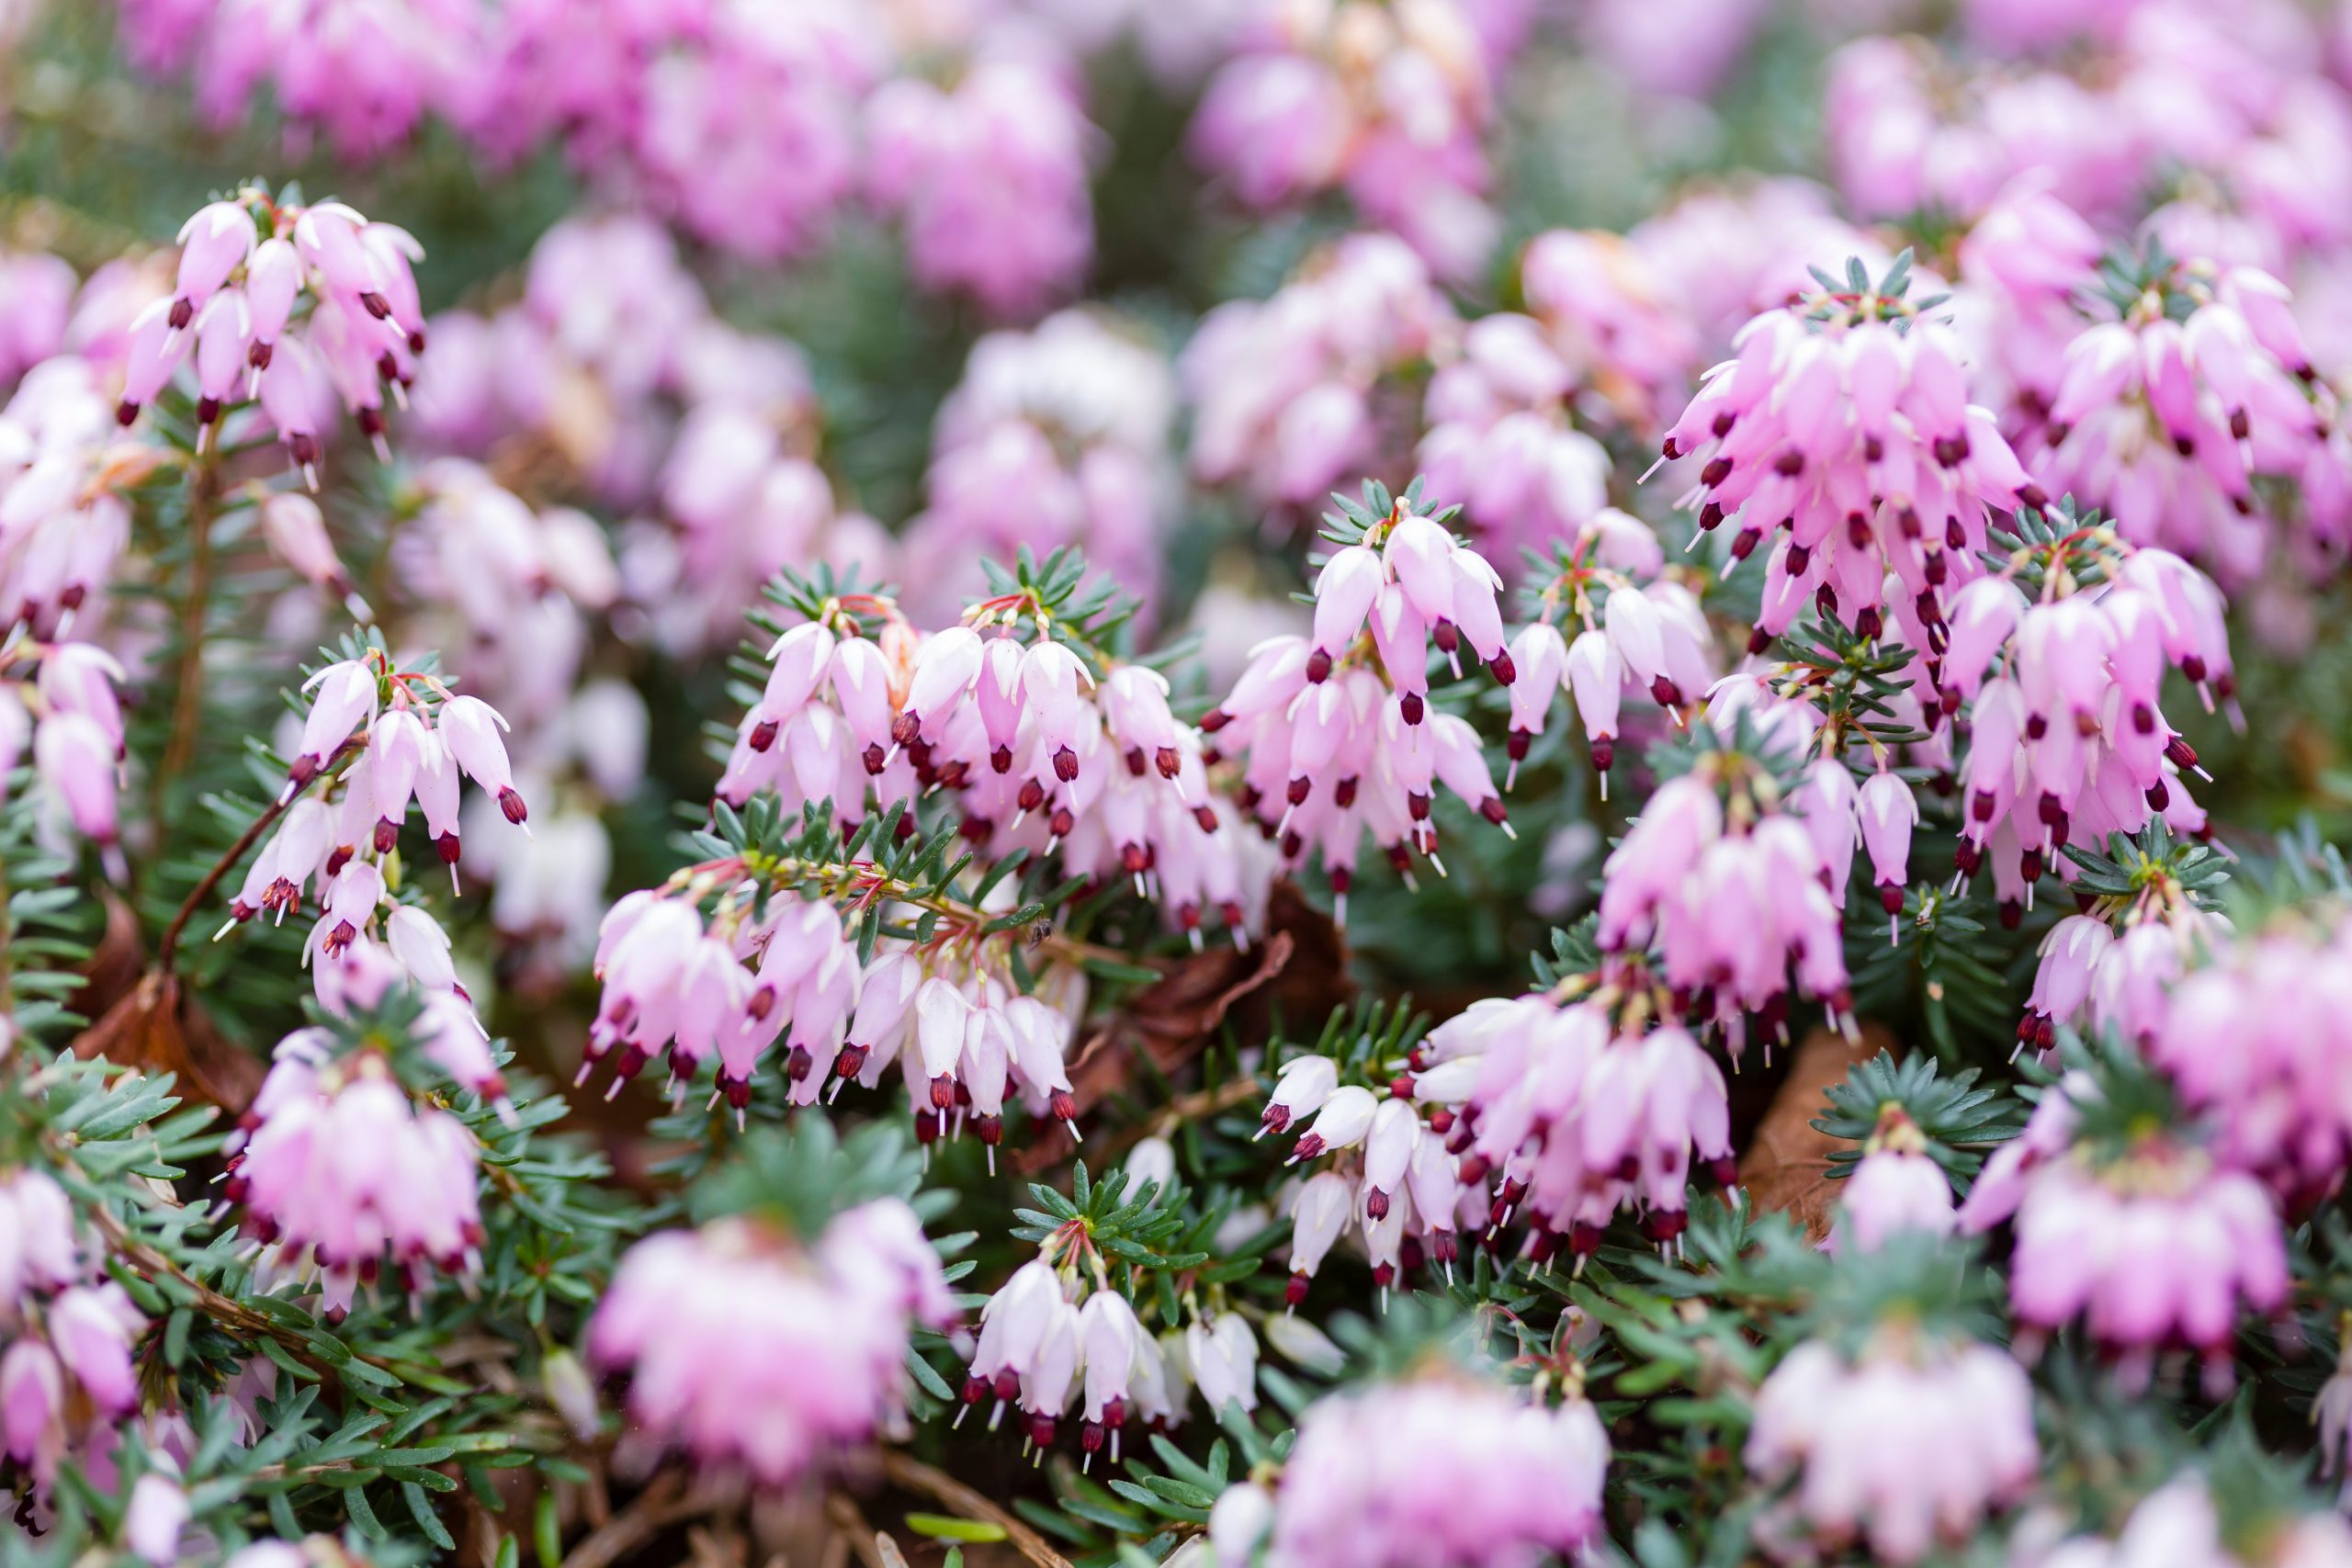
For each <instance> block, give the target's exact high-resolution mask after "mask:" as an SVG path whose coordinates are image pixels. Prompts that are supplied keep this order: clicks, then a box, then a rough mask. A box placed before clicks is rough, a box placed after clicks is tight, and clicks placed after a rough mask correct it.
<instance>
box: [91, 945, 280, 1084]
mask: <svg viewBox="0 0 2352 1568" xmlns="http://www.w3.org/2000/svg"><path fill="white" fill-rule="evenodd" d="M74 1055H76V1056H79V1057H81V1058H82V1059H83V1060H85V1061H89V1060H92V1059H94V1058H96V1057H99V1056H103V1057H105V1058H106V1059H107V1061H109V1062H113V1063H115V1064H116V1065H117V1066H125V1067H136V1068H138V1069H139V1070H140V1071H141V1072H144V1073H170V1074H172V1075H173V1076H174V1077H175V1078H176V1080H177V1087H178V1088H179V1089H180V1091H181V1093H182V1095H183V1097H184V1098H186V1099H190V1100H202V1101H204V1102H205V1103H206V1104H208V1105H217V1106H219V1107H220V1109H221V1110H222V1111H226V1112H227V1113H228V1114H229V1115H230V1116H232V1117H235V1116H240V1115H243V1113H244V1109H245V1107H246V1106H248V1105H251V1104H252V1103H253V1099H254V1094H255V1093H256V1092H257V1091H258V1090H259V1089H260V1088H261V1080H262V1074H263V1067H262V1065H261V1063H260V1062H259V1061H257V1060H255V1059H254V1056H253V1055H250V1054H249V1053H247V1052H245V1051H243V1050H240V1049H239V1048H238V1047H237V1046H236V1045H234V1044H233V1043H231V1042H230V1041H228V1040H227V1039H225V1038H223V1037H222V1035H221V1033H220V1031H219V1030H217V1029H215V1028H214V1027H213V1026H212V1021H211V1020H210V1019H209V1018H208V1017H206V1016H205V1013H204V1010H203V1009H201V1008H199V1007H198V1006H196V1005H195V1004H194V1003H193V1002H192V1001H190V1000H189V999H188V998H187V994H186V993H185V992H183V991H182V990H181V988H180V982H179V979H178V977H177V976H167V975H149V976H145V977H144V978H142V979H141V980H140V982H139V983H138V984H137V985H135V986H133V987H131V988H130V992H129V993H128V994H127V995H125V996H124V997H123V998H121V999H120V1000H119V1001H118V1002H116V1003H115V1004H114V1005H113V1006H112V1007H110V1008H108V1009H107V1010H106V1012H105V1013H104V1014H103V1015H101V1016H100V1017H99V1019H98V1021H97V1022H96V1023H94V1024H92V1025H91V1026H90V1027H89V1028H87V1029H85V1030H84V1031H83V1032H81V1033H80V1034H79V1035H76V1036H75V1037H74Z"/></svg>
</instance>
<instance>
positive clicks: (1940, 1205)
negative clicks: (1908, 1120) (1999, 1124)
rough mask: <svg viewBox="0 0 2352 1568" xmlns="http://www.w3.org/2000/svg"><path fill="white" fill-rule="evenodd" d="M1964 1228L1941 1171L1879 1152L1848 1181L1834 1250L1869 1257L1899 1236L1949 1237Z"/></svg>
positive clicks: (1896, 1152)
mask: <svg viewBox="0 0 2352 1568" xmlns="http://www.w3.org/2000/svg"><path fill="white" fill-rule="evenodd" d="M1958 1223H1959V1221H1958V1217H1957V1215H1956V1214H1955V1213H1954V1210H1953V1206H1952V1199H1951V1180H1950V1179H1947V1178H1946V1177H1945V1175H1944V1173H1943V1168H1941V1167H1940V1166H1939V1165H1937V1164H1936V1162H1935V1161H1934V1160H1932V1159H1930V1158H1928V1156H1926V1155H1925V1154H1920V1153H1917V1152H1913V1151H1910V1150H1906V1149H1895V1148H1879V1149H1873V1150H1871V1152H1869V1153H1867V1154H1865V1155H1863V1156H1862V1157H1861V1159H1860V1161H1859V1162H1858V1163H1857V1164H1856V1165H1855V1166H1854V1168H1853V1171H1852V1173H1851V1174H1850V1175H1849V1176H1848V1177H1847V1178H1846V1182H1845V1186H1844V1187H1843V1188H1842V1189H1841V1190H1840V1191H1839V1193H1838V1213H1837V1220H1836V1223H1835V1224H1834V1225H1833V1226H1832V1228H1831V1230H1830V1234H1829V1242H1828V1245H1829V1247H1831V1248H1832V1249H1833V1250H1836V1249H1842V1248H1851V1249H1853V1250H1854V1251H1857V1252H1869V1251H1871V1250H1872V1249H1873V1248H1875V1247H1878V1246H1879V1245H1880V1244H1881V1243H1882V1242H1883V1241H1885V1240H1886V1239H1887V1238H1888V1237H1889V1236H1893V1235H1905V1234H1909V1233H1912V1232H1924V1233H1926V1234H1927V1235H1951V1232H1952V1229H1953V1227H1954V1226H1955V1225H1956V1224H1958Z"/></svg>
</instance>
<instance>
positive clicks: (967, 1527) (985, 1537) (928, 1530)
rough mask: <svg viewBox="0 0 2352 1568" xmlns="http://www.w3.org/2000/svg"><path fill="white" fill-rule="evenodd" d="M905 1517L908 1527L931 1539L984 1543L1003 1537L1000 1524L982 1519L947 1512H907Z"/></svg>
mask: <svg viewBox="0 0 2352 1568" xmlns="http://www.w3.org/2000/svg"><path fill="white" fill-rule="evenodd" d="M906 1519H907V1528H908V1529H910V1530H912V1531H914V1532H915V1533H916V1534H917V1535H926V1536H929V1537H931V1538H932V1539H933V1540H967V1541H971V1542H973V1543H975V1544H981V1545H984V1544H987V1543H989V1542H991V1541H999V1540H1004V1539H1005V1529H1004V1527H1003V1526H1002V1525H992V1524H989V1523H988V1522H987V1521H986V1520H984V1519H959V1518H956V1517H953V1516H951V1515H947V1514H909V1515H908V1516H907V1517H906Z"/></svg>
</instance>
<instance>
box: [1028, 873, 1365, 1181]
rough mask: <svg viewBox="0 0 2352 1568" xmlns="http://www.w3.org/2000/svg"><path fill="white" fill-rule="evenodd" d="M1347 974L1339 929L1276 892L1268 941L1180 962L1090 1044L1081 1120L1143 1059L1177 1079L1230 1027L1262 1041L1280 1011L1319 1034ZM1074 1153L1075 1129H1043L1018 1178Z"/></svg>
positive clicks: (1079, 1093) (1077, 1089) (1073, 1071)
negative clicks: (1307, 1023)
mask: <svg viewBox="0 0 2352 1568" xmlns="http://www.w3.org/2000/svg"><path fill="white" fill-rule="evenodd" d="M1347 965H1348V952H1347V943H1346V941H1345V939H1344V938H1342V937H1341V936H1340V932H1339V930H1338V928H1336V927H1335V926H1333V925H1332V924H1331V922H1330V921H1329V919H1326V918H1325V917H1324V916H1323V915H1321V914H1320V913H1318V912H1317V910H1316V909H1315V908H1313V907H1312V906H1311V905H1309V904H1308V903H1307V902H1306V899H1305V898H1304V897H1301V896H1300V894H1299V892H1298V890H1297V889H1296V888H1295V887H1294V886H1291V885H1290V884H1288V883H1279V884H1277V885H1276V886H1275V887H1274V890H1273V897H1272V899H1271V900H1270V901H1269V904H1268V907H1267V918H1266V933H1265V936H1264V939H1263V940H1262V941H1261V942H1257V943H1256V944H1255V945H1253V946H1251V947H1250V948H1249V949H1247V950H1243V949H1240V948H1235V947H1220V948H1212V949H1210V950H1208V951H1207V952H1204V953H1194V954H1193V955H1192V956H1191V957H1188V958H1183V959H1180V960H1178V961H1177V962H1176V963H1175V964H1171V965H1170V966H1169V968H1168V970H1167V972H1166V973H1165V974H1164V975H1163V976H1161V978H1159V980H1157V981H1155V982H1153V983H1152V984H1151V985H1149V986H1147V987H1144V988H1143V989H1142V990H1140V991H1138V992H1136V994H1135V995H1134V996H1132V997H1130V998H1127V1000H1126V1002H1125V1005H1124V1006H1122V1007H1121V1008H1120V1010H1118V1012H1117V1013H1116V1014H1114V1015H1113V1016H1112V1017H1111V1018H1109V1019H1108V1020H1106V1021H1104V1022H1103V1026H1102V1027H1101V1028H1100V1029H1098V1030H1097V1031H1096V1032H1094V1034H1093V1035H1092V1036H1091V1038H1089V1039H1088V1041H1087V1042H1086V1044H1085V1046H1084V1047H1083V1048H1082V1049H1081V1050H1080V1052H1079V1054H1078V1055H1077V1057H1076V1059H1075V1060H1073V1061H1072V1063H1071V1064H1070V1090H1071V1093H1072V1094H1073V1095H1074V1096H1075V1097H1076V1099H1077V1100H1078V1108H1079V1111H1080V1113H1083V1112H1085V1111H1091V1110H1092V1109H1093V1108H1094V1107H1095V1106H1097V1105H1099V1104H1101V1103H1102V1102H1103V1100H1105V1099H1107V1098H1109V1097H1110V1096H1111V1095H1114V1094H1116V1093H1117V1092H1119V1091H1120V1090H1121V1089H1124V1088H1125V1086H1126V1085H1127V1084H1128V1083H1129V1082H1130V1081H1131V1080H1132V1079H1133V1078H1134V1077H1135V1075H1136V1070H1137V1068H1136V1057H1135V1053H1136V1051H1137V1050H1138V1049H1140V1050H1141V1051H1142V1052H1143V1053H1144V1054H1145V1055H1146V1056H1147V1057H1148V1059H1149V1060H1150V1063H1151V1065H1152V1066H1153V1067H1154V1068H1155V1069H1156V1070H1157V1071H1158V1072H1159V1075H1160V1076H1162V1077H1169V1076H1171V1075H1173V1074H1174V1073H1176V1072H1177V1071H1178V1070H1180V1069H1181V1068H1182V1067H1183V1066H1184V1065H1185V1064H1186V1063H1188V1062H1190V1061H1192V1060H1193V1057H1195V1056H1197V1055H1200V1054H1201V1052H1202V1051H1204V1049H1206V1048H1207V1045H1208V1043H1209V1042H1210V1041H1211V1040H1213V1039H1215V1038H1216V1034H1217V1032H1218V1031H1219V1030H1220V1029H1221V1028H1222V1027H1224V1025H1225V1024H1226V1023H1227V1021H1228V1020H1230V1021H1232V1022H1233V1024H1234V1025H1235V1027H1236V1028H1237V1029H1238V1030H1239V1031H1241V1032H1244V1033H1245V1034H1248V1033H1259V1032H1264V1030H1265V1029H1266V1028H1267V1027H1268V1024H1269V1021H1270V1020H1271V1017H1272V1010H1273V1009H1274V1007H1275V1006H1277V1005H1279V1006H1280V1007H1281V1009H1282V1011H1283V1017H1285V1018H1287V1019H1290V1020H1293V1021H1298V1020H1306V1021H1310V1022H1313V1023H1317V1024H1319V1023H1320V1022H1321V1021H1323V1019H1324V1018H1325V1017H1326V1016H1327V1015H1328V1014H1329V1012H1330V1011H1331V1010H1332V1009H1333V1008H1335V1007H1338V1006H1340V1004H1341V1003H1343V1002H1345V1001H1346V1000H1347V998H1348V996H1349V995H1350V992H1351V987H1350V986H1349V982H1348V978H1347ZM1074 1146H1075V1145H1074V1144H1073V1142H1072V1140H1071V1138H1070V1135H1069V1130H1068V1129H1067V1128H1064V1127H1062V1126H1060V1125H1059V1124H1058V1123H1057V1124H1055V1125H1054V1126H1051V1127H1046V1128H1041V1129H1039V1130H1038V1132H1037V1134H1036V1135H1035V1137H1034V1138H1033V1139H1032V1140H1031V1142H1030V1143H1029V1145H1027V1146H1026V1147H1024V1148H1023V1149H1022V1150H1021V1151H1020V1153H1019V1154H1018V1155H1017V1156H1015V1158H1014V1161H1013V1164H1014V1168H1016V1169H1018V1170H1020V1171H1021V1172H1022V1173H1023V1174H1027V1175H1034V1174H1035V1173H1036V1172H1037V1171H1040V1170H1043V1169H1045V1168H1047V1167H1048V1166H1052V1165H1055V1164H1057V1163H1059V1162H1060V1161H1061V1160H1063V1159H1066V1158H1068V1157H1069V1155H1070V1153H1071V1151H1072V1149H1073V1147H1074Z"/></svg>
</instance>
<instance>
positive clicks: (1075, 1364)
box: [956, 1227, 1258, 1466]
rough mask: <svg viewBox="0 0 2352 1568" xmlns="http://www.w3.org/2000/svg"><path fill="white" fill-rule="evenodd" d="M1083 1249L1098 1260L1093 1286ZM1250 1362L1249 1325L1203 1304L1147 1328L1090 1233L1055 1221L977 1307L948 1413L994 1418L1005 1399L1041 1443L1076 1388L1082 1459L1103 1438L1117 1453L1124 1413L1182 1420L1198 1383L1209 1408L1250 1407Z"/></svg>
mask: <svg viewBox="0 0 2352 1568" xmlns="http://www.w3.org/2000/svg"><path fill="white" fill-rule="evenodd" d="M1057 1258H1058V1261H1057ZM1081 1261H1091V1262H1092V1263H1093V1264H1094V1266H1095V1269H1094V1275H1093V1280H1092V1285H1091V1289H1089V1288H1086V1280H1085V1278H1084V1276H1083V1275H1082V1273H1081V1270H1080V1263H1081ZM1257 1364H1258V1340H1257V1337H1256V1336H1255V1335H1253V1334H1252V1333H1250V1325H1249V1323H1248V1322H1247V1321H1246V1320H1245V1319H1243V1318H1242V1317H1240V1316H1239V1315H1238V1314H1234V1313H1210V1314H1202V1315H1201V1316H1198V1317H1195V1318H1194V1319H1193V1322H1192V1324H1191V1325H1188V1326H1187V1327H1185V1328H1183V1329H1182V1330H1179V1329H1177V1328H1176V1327H1174V1326H1173V1325H1170V1326H1169V1327H1168V1328H1166V1329H1165V1330H1163V1331H1162V1332H1161V1333H1159V1335H1157V1336H1155V1335H1153V1334H1152V1333H1151V1332H1150V1330H1148V1328H1146V1327H1145V1326H1144V1325H1143V1323H1142V1322H1141V1321H1140V1320H1139V1319H1138V1318H1137V1317H1136V1309H1135V1306H1134V1304H1133V1303H1130V1302H1129V1301H1128V1299H1127V1298H1126V1297H1125V1295H1123V1294H1121V1293H1120V1292H1119V1291H1118V1290H1117V1288H1116V1287H1114V1286H1113V1285H1111V1284H1109V1283H1108V1282H1107V1279H1106V1277H1105V1276H1104V1274H1103V1271H1102V1258H1101V1255H1100V1254H1099V1253H1097V1252H1096V1251H1094V1249H1093V1247H1092V1244H1091V1242H1089V1241H1087V1240H1086V1239H1085V1238H1084V1237H1083V1236H1082V1235H1078V1234H1077V1233H1076V1232H1074V1231H1072V1230H1070V1229H1069V1227H1064V1229H1063V1230H1062V1231H1060V1232H1057V1233H1056V1234H1055V1235H1053V1236H1050V1237H1048V1238H1047V1241H1046V1248H1045V1251H1044V1253H1043V1254H1042V1255H1041V1256H1039V1257H1037V1258H1033V1259H1031V1260H1030V1261H1029V1262H1027V1263H1024V1264H1023V1265H1022V1266H1021V1267H1020V1268H1019V1269H1014V1270H1013V1272H1012V1277H1011V1278H1010V1279H1008V1280H1006V1281H1005V1282H1004V1285H1003V1287H1002V1288H1001V1290H999V1291H998V1292H996V1293H995V1294H994V1295H992V1296H990V1297H989V1300H988V1304H987V1305H986V1306H984V1307H982V1308H981V1309H980V1334H979V1339H978V1344H977V1345H976V1346H975V1347H974V1348H973V1351H972V1361H971V1367H970V1370H969V1371H967V1372H966V1374H965V1377H964V1387H963V1391H962V1393H961V1396H960V1400H961V1404H962V1406H963V1408H962V1409H960V1410H958V1411H957V1412H956V1422H957V1423H958V1424H959V1425H960V1424H961V1423H962V1421H963V1419H964V1417H965V1416H967V1414H969V1413H970V1412H971V1410H972V1409H973V1408H975V1407H976V1406H978V1405H980V1404H989V1406H990V1408H989V1427H990V1429H991V1430H993V1429H994V1428H995V1427H996V1426H997V1424H998V1423H999V1422H1000V1421H1001V1420H1002V1419H1003V1417H1004V1410H1005V1407H1006V1406H1007V1405H1012V1406H1015V1407H1017V1408H1018V1409H1019V1410H1020V1412H1021V1416H1022V1435H1023V1450H1024V1451H1026V1450H1029V1449H1033V1448H1034V1449H1036V1450H1044V1449H1046V1448H1049V1447H1051V1446H1052V1444H1053V1441H1054V1437H1055V1433H1056V1432H1057V1430H1058V1428H1059V1426H1060V1422H1061V1419H1062V1417H1063V1416H1065V1415H1067V1414H1068V1413H1069V1408H1070V1402H1071V1399H1072V1398H1073V1397H1076V1398H1077V1400H1078V1404H1079V1413H1080V1426H1079V1449H1080V1452H1081V1453H1083V1454H1084V1455H1085V1456H1086V1460H1087V1462H1088V1464H1089V1465H1090V1466H1091V1463H1092V1461H1093V1456H1094V1455H1096V1454H1097V1453H1101V1452H1103V1451H1105V1450H1108V1452H1109V1455H1110V1458H1111V1459H1112V1460H1114V1461H1116V1460H1117V1459H1118V1458H1119V1448H1120V1438H1121V1437H1122V1436H1123V1434H1125V1431H1126V1429H1127V1427H1128V1426H1129V1424H1130V1423H1132V1424H1133V1425H1134V1426H1136V1427H1138V1428H1142V1427H1150V1428H1154V1429H1165V1428H1167V1427H1173V1426H1175V1425H1176V1424H1177V1423H1178V1422H1180V1421H1182V1419H1183V1418H1184V1409H1185V1406H1186V1405H1187V1404H1189V1403H1190V1402H1191V1396H1192V1391H1193V1388H1194V1387H1196V1386H1197V1387H1198V1388H1199V1389H1200V1391H1201V1396H1202V1398H1203V1399H1204V1400H1205V1401H1206V1402H1207V1403H1208V1404H1209V1407H1210V1408H1211V1409H1212V1410H1222V1409H1224V1407H1225V1406H1226V1404H1228V1403H1238V1404H1239V1405H1240V1407H1241V1408H1242V1409H1243V1410H1250V1409H1253V1408H1255V1407H1256V1405H1257V1403H1258V1393H1257V1374H1256V1369H1257Z"/></svg>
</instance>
